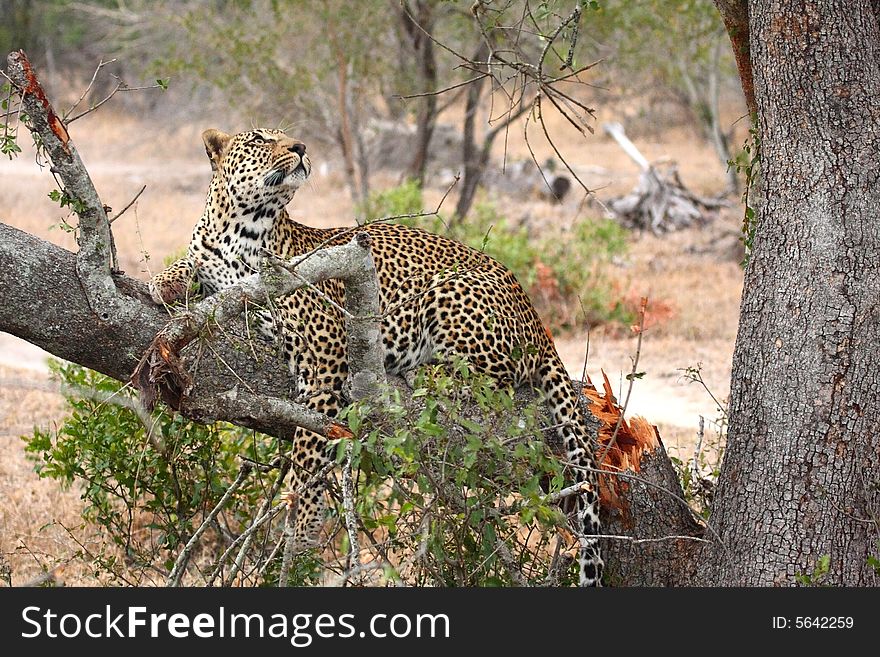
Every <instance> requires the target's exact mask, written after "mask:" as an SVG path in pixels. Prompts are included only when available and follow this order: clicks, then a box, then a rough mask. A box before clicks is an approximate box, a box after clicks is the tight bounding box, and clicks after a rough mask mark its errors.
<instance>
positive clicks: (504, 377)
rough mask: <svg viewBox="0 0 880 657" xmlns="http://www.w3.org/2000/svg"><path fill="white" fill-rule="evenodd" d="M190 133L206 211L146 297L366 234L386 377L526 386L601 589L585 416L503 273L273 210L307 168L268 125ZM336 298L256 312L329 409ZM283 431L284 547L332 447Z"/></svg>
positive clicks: (341, 340)
mask: <svg viewBox="0 0 880 657" xmlns="http://www.w3.org/2000/svg"><path fill="white" fill-rule="evenodd" d="M202 139H203V141H204V145H205V152H206V154H207V156H208V159H209V161H210V163H211V169H212V177H211V182H210V185H209V187H208V194H207V199H206V203H205V209H204V212H203V213H202V215H201V217H200V218H199V220H198V221H197V222H196V224H195V227H194V228H193V232H192V238H191V240H190V242H189V245H188V247H187V252H186V255H185V256H184V257H183V258H180V259H179V260H177V261H175V262H173V263H172V264H171V265H169V266H168V267H167V268H166V269H164V270H163V271H161V272H160V273H158V274H156V275H154V276H153V277H152V278H151V280H150V284H149V288H150V294H151V297H152V299H153V301H154V302H155V303H157V304H163V305H166V306H168V305H169V304H174V303H175V302H179V301H180V300H181V299H184V298H185V297H187V295H189V294H191V293H192V290H193V289H198V290H199V292H200V294H201V295H203V296H208V295H211V294H215V293H217V292H219V291H220V290H223V289H226V288H228V287H230V286H231V285H234V284H235V283H237V282H239V281H241V280H242V279H243V278H245V277H247V276H250V275H251V274H253V273H254V272H257V271H259V270H260V267H261V263H263V262H265V258H266V257H267V255H270V256H272V257H275V258H281V259H285V260H290V259H293V258H296V257H297V256H302V255H304V254H307V253H310V252H312V251H313V250H315V249H319V248H323V247H325V246H331V245H334V244H341V243H344V242H345V241H348V240H350V239H351V237H352V232H353V231H356V232H361V231H362V232H366V233H368V234H369V238H370V248H371V249H372V256H373V261H374V263H375V268H376V274H377V277H378V283H379V297H380V298H379V304H380V311H381V317H382V346H383V348H384V365H385V369H386V372H387V373H389V374H398V375H404V376H405V375H406V374H407V373H412V372H413V371H414V370H415V369H416V368H418V367H419V366H422V365H425V364H429V363H437V362H440V363H442V362H444V361H445V362H449V361H450V359H463V360H464V361H466V362H467V363H468V366H469V367H470V368H471V369H472V370H473V371H475V372H478V373H481V374H485V375H488V376H489V377H490V378H491V379H493V380H494V381H496V382H498V384H499V385H501V384H512V385H514V386H523V385H530V386H532V387H533V388H535V389H537V390H538V391H539V392H540V393H541V394H542V396H543V398H544V399H545V401H546V404H547V407H548V409H549V414H550V416H551V419H552V421H553V426H554V427H555V431H556V432H557V433H558V435H557V436H556V438H557V442H558V445H559V446H561V449H562V451H563V452H564V457H565V459H566V461H567V463H568V464H569V466H571V467H570V470H571V471H572V472H573V474H572V475H571V477H572V478H573V479H574V480H575V483H577V484H579V485H580V489H579V490H580V492H579V494H578V495H577V498H576V501H575V503H574V505H573V506H574V507H575V508H574V510H573V512H572V513H573V522H572V524H573V530H574V533H575V534H576V535H577V541H578V543H577V560H578V564H579V579H578V581H579V584H580V585H581V586H601V583H602V574H603V566H604V563H603V560H602V556H601V550H600V546H599V539H598V535H600V521H599V486H598V479H597V474H596V473H597V472H598V469H597V467H596V459H595V457H594V452H593V449H592V442H591V438H590V434H589V431H588V429H587V425H586V423H585V416H584V413H585V411H584V409H583V407H582V406H581V404H580V403H579V397H578V392H577V391H576V389H575V387H574V384H573V383H572V381H571V378H570V377H569V376H568V373H567V371H566V368H565V366H564V364H563V362H562V359H561V358H560V356H559V354H558V352H557V350H556V348H555V346H554V343H553V339H552V336H551V334H550V332H549V331H548V330H547V329H546V328H545V325H544V324H543V322H542V320H541V318H540V316H539V315H538V312H537V311H536V309H535V307H534V306H533V304H532V302H531V300H530V298H529V296H528V294H527V293H526V291H525V290H524V289H523V286H522V285H521V284H520V283H519V281H518V280H517V279H516V277H515V276H514V274H513V273H512V272H511V271H510V270H509V269H508V268H507V267H505V266H504V265H503V264H501V263H500V262H498V261H497V260H495V259H494V258H492V257H490V256H489V255H487V254H486V253H484V252H483V251H481V250H477V249H473V248H471V247H468V246H466V245H464V244H462V243H460V242H458V241H456V240H454V239H451V238H449V237H445V236H443V235H440V234H437V233H433V232H429V231H427V230H423V229H421V228H418V227H411V226H408V225H405V224H403V223H394V222H390V221H375V222H370V223H365V224H364V225H362V226H358V227H355V228H352V227H339V228H315V227H310V226H308V225H306V224H303V223H299V222H297V221H295V220H294V219H293V218H292V217H291V216H290V214H289V213H288V211H287V209H286V206H287V205H288V204H289V203H290V202H291V201H292V200H293V197H294V195H295V194H296V192H297V190H298V189H300V188H301V187H302V186H303V185H304V184H305V183H306V181H307V180H309V177H310V174H311V170H312V165H311V160H310V158H309V155H308V154H307V152H306V145H305V143H304V142H302V141H300V140H298V139H295V138H293V137H290V136H288V135H287V134H286V133H285V132H283V131H281V130H274V129H263V128H257V129H252V130H248V131H245V132H240V133H238V134H228V133H225V132H222V131H220V130H217V129H210V130H206V131H205V132H204V133H203V135H202ZM196 284H197V285H196ZM344 293H345V292H344V288H343V285H342V283H341V282H340V281H337V280H329V281H326V282H323V283H321V284H319V285H316V286H311V287H305V288H301V289H299V290H297V291H295V292H293V293H292V294H289V295H287V296H284V297H282V298H281V299H279V300H278V301H277V303H276V307H275V308H274V309H273V312H272V317H271V318H269V319H267V318H264V320H263V325H264V330H265V331H268V332H269V333H271V334H272V335H271V337H272V338H273V339H275V340H276V341H277V344H278V346H279V350H280V351H281V352H282V354H283V357H284V358H285V359H286V364H287V366H288V368H289V370H290V374H291V376H292V377H293V384H292V387H294V389H295V392H296V394H297V396H298V399H301V400H303V402H304V403H305V404H306V405H307V406H309V407H310V408H312V409H314V410H317V411H319V412H321V413H324V414H326V415H328V416H329V417H337V416H338V415H339V413H340V412H341V410H342V409H343V408H344V407H345V405H346V403H347V402H346V399H345V386H346V380H347V377H348V375H349V366H348V362H347V359H346V344H347V343H346V339H347V337H346V331H345V321H344V315H343V311H342V309H341V305H342V302H343V298H344ZM328 300H331V301H333V302H334V303H328ZM288 438H289V439H290V440H291V441H292V446H291V455H292V456H291V459H292V461H293V465H294V467H293V468H292V475H291V477H292V481H291V485H292V486H294V487H295V488H296V489H299V490H301V489H302V487H303V486H305V485H306V484H308V488H307V490H305V491H304V492H301V493H300V498H299V500H298V508H297V511H296V519H295V522H294V532H295V537H296V541H297V545H298V546H300V547H301V548H302V549H307V548H308V546H312V545H314V544H315V539H316V537H317V536H318V534H319V533H320V530H321V529H322V528H323V525H324V522H325V516H326V505H327V502H326V499H325V494H326V490H325V483H323V479H322V478H320V477H316V476H314V475H315V473H320V472H322V471H325V468H332V465H331V464H332V461H333V454H332V450H331V449H330V441H329V439H328V438H326V437H324V436H322V435H319V434H316V433H312V432H310V431H307V430H305V429H297V430H296V431H295V432H294V434H293V435H292V436H289V437H288Z"/></svg>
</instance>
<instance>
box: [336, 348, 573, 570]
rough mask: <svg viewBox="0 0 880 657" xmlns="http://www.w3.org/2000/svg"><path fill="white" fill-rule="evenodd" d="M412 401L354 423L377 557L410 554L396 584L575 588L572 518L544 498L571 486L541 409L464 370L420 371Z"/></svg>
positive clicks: (381, 405) (352, 416) (376, 405)
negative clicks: (567, 531)
mask: <svg viewBox="0 0 880 657" xmlns="http://www.w3.org/2000/svg"><path fill="white" fill-rule="evenodd" d="M412 397H413V400H414V401H413V402H408V401H406V400H405V399H404V397H403V396H402V395H401V394H400V392H399V391H398V390H395V389H389V390H388V391H387V392H386V393H385V395H384V396H383V397H381V398H379V399H376V400H373V401H371V402H366V403H361V404H357V405H354V406H352V407H350V408H349V409H348V410H347V412H346V414H345V417H346V419H347V421H348V423H349V426H350V427H351V428H352V430H353V431H354V432H355V434H356V439H355V440H354V441H353V443H352V444H353V448H354V449H353V454H354V458H353V465H354V466H355V467H356V468H357V470H358V471H359V476H358V478H357V482H358V492H357V494H356V496H355V497H356V500H357V509H358V514H359V516H360V518H361V521H362V523H363V526H364V528H365V529H366V530H368V531H370V532H371V533H372V534H373V540H372V541H370V543H369V544H368V545H367V549H368V550H369V551H370V552H371V553H372V554H373V556H374V558H375V559H377V560H380V561H381V560H382V558H383V557H382V555H385V554H395V555H400V559H399V561H398V562H397V563H396V564H395V565H394V567H393V568H390V569H387V570H386V575H387V576H390V577H391V578H395V579H402V580H403V581H405V582H406V583H408V584H412V585H417V586H510V585H514V584H518V585H531V586H541V585H548V584H571V583H573V582H575V581H576V573H575V572H574V568H573V567H572V566H573V560H571V559H570V558H568V557H565V556H563V555H561V554H560V553H559V552H558V551H554V547H555V545H556V541H561V538H559V534H558V530H559V528H560V527H562V526H564V525H565V517H564V515H563V514H562V512H561V511H560V509H559V508H558V506H556V505H553V504H549V503H547V502H546V492H554V491H557V490H559V489H561V488H563V487H564V482H565V478H564V476H563V468H562V465H561V464H560V462H559V461H558V460H557V459H556V458H555V457H554V456H553V455H552V454H550V453H549V451H548V448H547V445H546V443H545V441H544V439H543V437H542V432H541V430H540V423H539V421H538V419H539V418H540V413H539V412H538V411H537V409H536V406H535V404H523V403H521V402H517V401H516V399H515V396H514V392H513V390H511V389H505V388H498V387H497V384H496V383H495V382H494V381H493V380H491V379H489V378H487V377H483V376H479V375H475V374H473V373H472V372H470V370H469V368H468V367H467V365H466V364H465V363H463V362H459V363H457V364H456V365H455V366H454V368H453V371H452V372H451V373H450V372H449V371H448V369H447V368H445V367H441V366H432V367H426V368H423V369H421V370H420V371H419V373H418V375H417V377H416V379H415V384H414V392H413V394H412ZM344 448H345V441H340V442H339V444H338V447H337V459H338V460H340V461H342V460H343V455H344ZM543 487H546V488H547V491H545V490H544V488H543ZM560 545H561V543H560Z"/></svg>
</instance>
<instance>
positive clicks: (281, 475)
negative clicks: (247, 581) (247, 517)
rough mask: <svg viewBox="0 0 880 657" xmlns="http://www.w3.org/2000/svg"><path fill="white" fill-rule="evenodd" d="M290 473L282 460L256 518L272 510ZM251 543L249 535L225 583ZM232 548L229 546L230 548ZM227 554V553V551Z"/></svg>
mask: <svg viewBox="0 0 880 657" xmlns="http://www.w3.org/2000/svg"><path fill="white" fill-rule="evenodd" d="M288 472H290V459H288V458H284V459H283V460H282V462H281V464H280V467H279V469H278V475H277V476H276V477H275V481H274V482H273V484H272V488H270V489H269V492H268V493H267V494H266V499H265V501H264V502H263V506H262V507H260V511H259V512H258V513H257V517H258V518H260V517H262V516H263V515H265V514H266V513H267V512H268V511H269V510H270V509H271V508H272V501H273V500H274V499H275V496H276V495H277V494H278V491H279V490H281V486H282V485H283V484H284V479H285V477H287V473H288ZM251 543H253V534H250V535H249V536H248V537H247V538H246V539H245V540H244V542H243V544H242V546H241V549H240V550H239V552H238V556H236V559H235V561H234V562H233V564H232V568H231V569H230V572H229V578H228V580H227V581H230V580H232V579H233V578H234V577H235V576H236V574H237V573H238V572H239V570H241V567H242V565H243V563H244V557H245V555H246V554H247V552H248V550H250V547H251ZM231 547H232V546H230V548H231ZM227 552H228V551H227ZM226 554H227V553H226V552H224V554H223V556H222V557H220V559H219V560H218V562H217V570H215V571H214V573H213V574H212V575H211V579H210V580H209V582H208V586H211V584H212V583H213V582H214V578H215V577H216V575H217V572H218V571H219V570H220V569H221V568H222V567H223V562H224V561H225V557H226Z"/></svg>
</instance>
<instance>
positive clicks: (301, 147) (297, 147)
mask: <svg viewBox="0 0 880 657" xmlns="http://www.w3.org/2000/svg"><path fill="white" fill-rule="evenodd" d="M287 150H289V151H290V152H291V153H296V154H297V155H299V156H300V157H302V156H303V155H305V154H306V145H305V144H304V143H302V142H301V141H298V142H296V143H295V144H294V145H293V146H290V147H289V148H288V149H287Z"/></svg>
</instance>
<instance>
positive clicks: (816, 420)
mask: <svg viewBox="0 0 880 657" xmlns="http://www.w3.org/2000/svg"><path fill="white" fill-rule="evenodd" d="M719 4H729V3H719ZM748 15H749V19H750V34H751V38H750V50H751V61H752V66H753V70H754V86H755V102H756V109H757V115H758V117H759V124H758V127H759V130H760V134H761V139H762V154H761V160H762V167H763V175H764V185H763V191H762V195H763V201H764V202H763V205H762V210H761V213H760V216H759V219H758V227H757V233H756V237H755V243H754V249H753V251H752V255H751V259H750V262H749V265H748V268H747V270H746V274H745V288H744V293H743V301H742V307H741V316H740V326H739V334H738V336H737V341H736V348H735V353H734V360H733V376H732V385H731V408H730V432H729V437H728V448H727V454H726V458H725V460H724V464H723V467H722V471H721V477H720V481H719V485H718V489H717V492H716V497H715V499H716V503H715V506H714V509H713V513H712V516H711V518H712V522H713V524H714V525H715V527H716V529H717V531H718V532H719V533H720V535H721V538H722V540H723V541H724V543H725V544H726V547H727V552H726V553H723V552H722V551H721V550H720V549H719V548H717V547H715V546H711V547H708V548H707V549H706V550H705V553H704V554H703V558H702V562H701V567H700V569H699V572H698V577H697V581H698V582H700V583H704V584H720V585H791V584H794V583H796V581H797V580H798V577H797V576H798V575H802V576H806V577H807V578H810V577H813V578H817V579H818V581H817V582H816V583H827V584H838V585H853V586H855V585H877V584H878V583H880V579H878V575H877V573H876V572H875V571H874V570H873V569H872V568H870V566H869V565H868V558H869V556H871V555H876V550H877V545H876V544H877V538H878V525H877V519H878V517H880V486H878V482H880V439H878V435H880V397H878V395H880V377H878V372H880V356H878V351H877V344H878V342H880V322H878V318H880V313H878V305H877V303H878V301H877V300H878V298H880V227H878V225H877V221H876V219H877V208H878V207H880V162H878V158H877V153H878V152H880V130H878V125H880V104H878V101H877V99H878V98H880V33H878V24H877V20H876V16H875V14H874V13H873V10H872V2H871V1H870V0H854V1H853V2H849V3H837V2H830V1H820V2H817V1H794V0H775V1H773V2H751V3H750V4H749V11H748ZM824 555H829V557H830V567H829V570H828V572H827V573H825V574H823V573H822V572H817V571H816V566H817V563H818V562H819V560H820V558H821V557H823V556H824ZM814 581H815V580H814Z"/></svg>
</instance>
